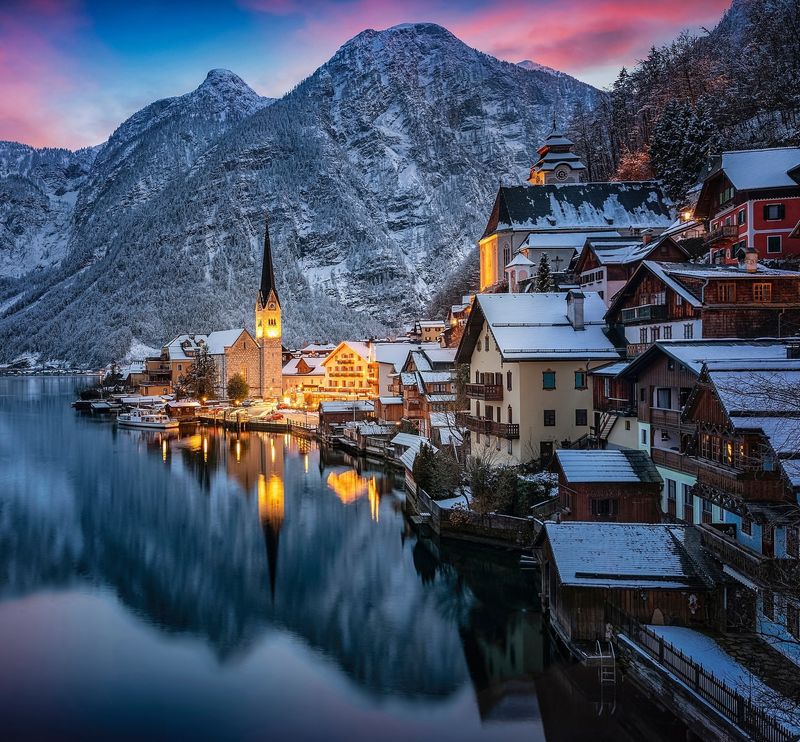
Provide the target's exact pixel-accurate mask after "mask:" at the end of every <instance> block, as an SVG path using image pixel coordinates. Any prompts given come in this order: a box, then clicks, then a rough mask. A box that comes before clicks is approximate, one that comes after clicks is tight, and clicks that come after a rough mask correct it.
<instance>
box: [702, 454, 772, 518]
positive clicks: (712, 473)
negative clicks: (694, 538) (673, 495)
mask: <svg viewBox="0 0 800 742" xmlns="http://www.w3.org/2000/svg"><path fill="white" fill-rule="evenodd" d="M693 460H694V462H695V464H696V465H697V492H696V494H697V495H699V496H700V497H706V498H709V499H712V500H714V501H715V502H716V503H717V504H719V505H722V506H723V507H726V506H729V505H730V504H731V503H732V502H734V501H736V500H762V501H776V500H783V499H784V498H785V497H786V488H785V485H784V483H783V481H782V480H781V479H780V475H779V474H778V473H777V472H763V471H743V470H740V469H734V468H733V467H732V466H726V465H724V464H720V463H718V462H716V461H710V460H709V459H704V458H700V457H695V458H694V459H693Z"/></svg>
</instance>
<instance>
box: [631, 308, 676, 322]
mask: <svg viewBox="0 0 800 742" xmlns="http://www.w3.org/2000/svg"><path fill="white" fill-rule="evenodd" d="M666 318H667V305H666V304H642V305H640V306H638V307H631V308H630V309H623V310H622V321H623V323H624V322H638V321H639V320H651V319H666Z"/></svg>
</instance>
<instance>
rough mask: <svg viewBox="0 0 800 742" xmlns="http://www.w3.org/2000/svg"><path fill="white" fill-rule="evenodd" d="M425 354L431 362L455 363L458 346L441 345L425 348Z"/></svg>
mask: <svg viewBox="0 0 800 742" xmlns="http://www.w3.org/2000/svg"><path fill="white" fill-rule="evenodd" d="M424 350H425V355H426V356H427V357H428V360H429V361H430V362H431V363H438V364H442V363H449V364H453V363H455V361H456V351H457V350H458V349H457V348H442V347H441V346H439V345H436V346H433V347H432V348H427V347H426V348H425V349H424Z"/></svg>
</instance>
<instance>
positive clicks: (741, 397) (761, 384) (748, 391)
mask: <svg viewBox="0 0 800 742" xmlns="http://www.w3.org/2000/svg"><path fill="white" fill-rule="evenodd" d="M747 364H748V365H747V368H742V367H741V364H739V368H738V369H732V368H730V365H731V364H729V363H726V362H725V361H720V362H717V363H708V364H706V368H707V370H708V376H709V379H710V380H711V382H712V383H713V384H714V388H715V390H716V392H717V396H718V397H719V400H720V402H721V403H722V405H723V407H725V411H726V412H727V413H728V415H731V416H734V415H751V416H753V415H758V414H759V413H765V414H773V415H774V414H781V413H787V412H789V413H790V414H791V412H792V410H788V411H787V404H788V399H789V396H790V395H791V394H792V393H793V390H796V389H800V360H796V361H792V360H787V359H784V360H783V361H771V362H770V361H764V362H762V363H757V362H755V361H748V362H747ZM794 411H797V408H794Z"/></svg>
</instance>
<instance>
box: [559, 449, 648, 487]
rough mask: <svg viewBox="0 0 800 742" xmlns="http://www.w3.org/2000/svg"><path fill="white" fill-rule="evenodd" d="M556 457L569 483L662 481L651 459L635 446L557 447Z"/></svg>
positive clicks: (641, 482) (645, 482)
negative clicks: (613, 447)
mask: <svg viewBox="0 0 800 742" xmlns="http://www.w3.org/2000/svg"><path fill="white" fill-rule="evenodd" d="M556 458H557V459H558V464H559V466H560V467H561V471H563V472H564V476H565V477H566V479H567V481H568V482H571V483H578V482H587V483H589V482H591V483H594V482H598V483H599V482H620V483H624V484H652V483H657V484H660V483H662V481H663V480H662V479H661V475H660V474H659V473H658V470H657V469H656V466H655V464H654V463H653V460H652V459H651V458H650V457H649V456H648V455H647V453H646V452H645V451H639V450H635V449H612V448H609V449H605V450H592V449H577V448H576V449H570V448H560V449H558V450H556Z"/></svg>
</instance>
